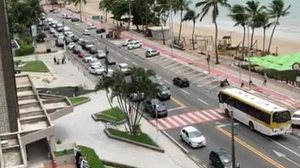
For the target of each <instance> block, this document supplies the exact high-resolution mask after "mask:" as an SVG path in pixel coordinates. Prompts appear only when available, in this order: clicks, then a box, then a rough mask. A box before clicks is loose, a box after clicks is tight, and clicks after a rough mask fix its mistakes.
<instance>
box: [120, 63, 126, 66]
mask: <svg viewBox="0 0 300 168" xmlns="http://www.w3.org/2000/svg"><path fill="white" fill-rule="evenodd" d="M119 66H128V64H127V63H119Z"/></svg>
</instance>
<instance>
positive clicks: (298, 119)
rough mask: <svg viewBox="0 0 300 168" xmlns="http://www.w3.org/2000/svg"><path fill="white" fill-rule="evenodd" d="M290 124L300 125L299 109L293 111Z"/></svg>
mask: <svg viewBox="0 0 300 168" xmlns="http://www.w3.org/2000/svg"><path fill="white" fill-rule="evenodd" d="M292 124H293V125H299V126H300V110H298V111H295V112H294V113H293V115H292Z"/></svg>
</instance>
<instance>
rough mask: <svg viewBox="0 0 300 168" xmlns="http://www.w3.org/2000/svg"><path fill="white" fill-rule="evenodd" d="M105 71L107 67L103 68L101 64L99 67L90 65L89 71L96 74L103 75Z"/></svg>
mask: <svg viewBox="0 0 300 168" xmlns="http://www.w3.org/2000/svg"><path fill="white" fill-rule="evenodd" d="M104 71H105V68H103V67H101V66H99V67H95V66H90V67H89V72H90V73H91V74H94V75H101V74H103V72H104Z"/></svg>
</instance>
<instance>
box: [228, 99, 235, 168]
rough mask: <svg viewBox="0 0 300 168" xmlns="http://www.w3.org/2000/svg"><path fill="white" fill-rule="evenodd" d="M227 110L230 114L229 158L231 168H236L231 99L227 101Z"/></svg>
mask: <svg viewBox="0 0 300 168" xmlns="http://www.w3.org/2000/svg"><path fill="white" fill-rule="evenodd" d="M229 106H230V107H229V108H228V109H230V113H231V155H232V156H231V157H232V167H233V168H236V163H235V139H234V135H235V133H234V116H233V108H232V106H233V101H232V99H229Z"/></svg>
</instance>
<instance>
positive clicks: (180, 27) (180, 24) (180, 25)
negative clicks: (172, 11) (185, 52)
mask: <svg viewBox="0 0 300 168" xmlns="http://www.w3.org/2000/svg"><path fill="white" fill-rule="evenodd" d="M182 12H183V11H182V10H180V23H179V34H178V42H177V44H179V43H180V36H181V29H182Z"/></svg>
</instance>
